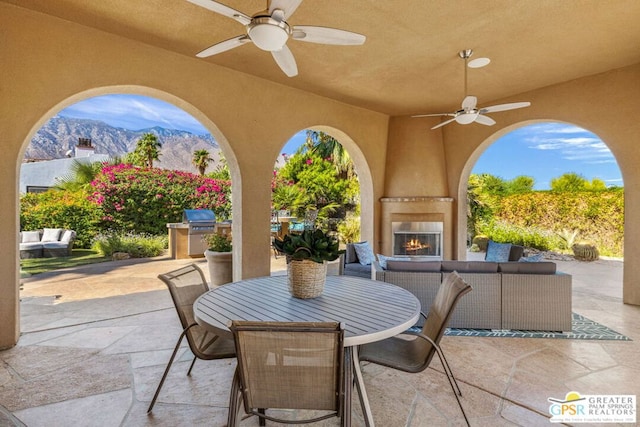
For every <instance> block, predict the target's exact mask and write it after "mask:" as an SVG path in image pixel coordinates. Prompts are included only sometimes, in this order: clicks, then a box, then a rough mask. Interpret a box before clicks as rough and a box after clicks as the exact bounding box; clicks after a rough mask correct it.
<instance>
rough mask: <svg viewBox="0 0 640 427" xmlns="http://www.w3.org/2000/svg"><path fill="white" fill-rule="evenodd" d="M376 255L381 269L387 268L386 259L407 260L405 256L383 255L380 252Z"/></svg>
mask: <svg viewBox="0 0 640 427" xmlns="http://www.w3.org/2000/svg"><path fill="white" fill-rule="evenodd" d="M376 257H377V258H378V263H379V264H380V267H382V269H383V270H386V269H387V261H408V260H407V258H400V257H392V256H385V255H382V254H377V255H376Z"/></svg>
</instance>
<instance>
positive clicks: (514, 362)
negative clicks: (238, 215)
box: [0, 257, 640, 427]
mask: <svg viewBox="0 0 640 427" xmlns="http://www.w3.org/2000/svg"><path fill="white" fill-rule="evenodd" d="M189 262H192V260H171V259H168V258H167V257H160V258H156V259H153V260H127V261H118V262H109V263H103V264H96V265H92V266H86V267H79V268H75V269H69V270H64V271H62V270H61V271H56V272H52V273H48V274H42V275H37V276H34V277H31V278H27V279H23V280H22V286H23V290H22V293H21V297H22V304H21V311H22V312H21V327H22V336H21V338H20V341H19V343H18V345H17V346H16V347H14V348H12V349H9V350H5V351H0V361H1V364H0V426H24V425H26V426H30V427H38V426H47V427H51V426H83V427H84V426H156V425H157V426H201V425H202V426H204V425H207V426H224V425H225V423H226V416H227V400H228V393H229V385H230V383H231V377H232V375H233V370H234V367H235V362H234V361H232V360H220V361H209V362H204V361H198V362H197V363H196V366H195V368H194V373H193V374H192V376H191V377H187V376H186V371H187V369H188V364H189V362H190V360H191V358H190V354H189V351H188V349H187V348H183V349H182V350H181V353H180V354H179V357H178V361H177V362H176V363H174V366H173V368H172V370H171V373H170V374H169V377H168V378H167V381H166V383H165V386H164V388H163V390H162V392H161V394H160V397H159V400H158V403H157V404H156V406H155V408H154V411H153V414H152V415H147V414H146V408H147V406H148V404H149V402H150V400H151V397H152V396H153V392H154V391H155V387H156V386H157V383H158V381H159V379H160V377H161V375H162V372H163V370H164V367H165V366H166V362H167V361H168V358H169V355H170V353H171V350H172V348H173V346H174V344H175V340H176V338H177V336H178V335H179V333H180V326H179V322H178V319H177V317H176V314H175V310H174V308H173V305H172V303H171V299H170V297H169V294H168V291H167V290H166V288H164V285H163V284H162V283H161V282H160V281H159V280H158V279H157V278H156V276H157V274H158V273H160V272H165V271H169V270H172V269H175V268H179V267H180V266H182V265H185V264H187V263H189ZM196 262H197V263H198V264H200V265H201V266H202V267H203V269H205V271H206V262H205V261H204V260H197V261H196ZM283 269H284V266H283V261H282V258H279V259H278V260H274V262H273V264H272V271H273V274H283ZM558 269H559V270H560V271H564V272H568V273H571V274H573V287H574V294H573V295H574V300H573V307H574V311H576V312H577V313H579V314H582V315H584V316H586V317H588V318H590V319H592V320H595V321H598V322H600V323H603V324H605V325H606V326H608V327H610V328H612V329H615V330H617V331H618V332H621V333H623V334H625V335H627V336H629V337H631V338H632V340H633V341H626V342H614V341H581V340H560V339H539V338H536V339H522V338H486V337H444V338H443V340H442V346H443V348H444V350H445V352H446V353H447V354H448V356H449V361H450V363H451V365H452V368H453V371H454V373H455V374H456V377H457V378H458V380H459V382H460V386H461V388H462V393H463V398H462V403H463V405H464V407H465V409H466V411H467V414H468V416H469V418H470V422H471V425H473V426H514V425H522V426H543V425H549V420H548V417H549V413H548V407H549V403H548V402H547V398H548V397H556V398H562V397H564V396H565V395H566V393H567V392H569V391H577V392H579V393H580V394H635V395H640V381H638V378H640V357H638V356H640V307H635V306H629V305H624V304H622V302H621V301H622V300H621V298H622V263H621V262H618V261H606V260H601V261H596V262H592V263H580V262H576V261H571V262H566V261H558ZM432 366H433V367H432V368H430V369H428V370H426V371H425V372H423V373H420V374H406V373H402V372H398V371H394V370H392V369H388V368H384V367H380V366H377V365H373V364H363V373H364V378H365V383H366V386H367V391H368V393H369V399H370V402H371V405H372V408H373V414H374V418H375V420H376V424H377V425H378V426H383V427H389V426H390V427H395V426H452V425H464V422H463V420H462V417H461V415H460V413H459V409H458V407H457V405H456V403H455V399H454V398H453V396H452V394H451V390H450V388H449V385H448V383H447V381H446V377H445V376H444V375H443V374H442V370H441V366H440V365H439V362H437V361H436V362H434V363H433V365H432ZM292 416H295V414H292ZM353 424H354V425H355V426H362V425H364V423H363V421H362V415H361V410H360V407H359V404H358V402H357V399H355V400H354V415H353ZM243 425H247V426H254V425H257V421H256V420H255V418H249V419H247V420H245V421H244V422H243ZM269 425H272V424H269ZM322 425H327V426H329V425H338V422H337V420H330V421H327V422H325V423H323V424H322ZM608 425H610V424H608Z"/></svg>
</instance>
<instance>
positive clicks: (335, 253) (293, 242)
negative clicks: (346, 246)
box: [273, 229, 344, 298]
mask: <svg viewBox="0 0 640 427" xmlns="http://www.w3.org/2000/svg"><path fill="white" fill-rule="evenodd" d="M273 245H274V246H275V248H276V249H277V250H278V251H280V252H283V253H284V254H286V256H287V274H288V277H289V291H290V292H291V294H292V295H293V296H294V297H296V298H315V297H317V296H320V294H322V291H323V289H324V282H325V279H326V277H327V263H326V261H334V260H335V259H337V258H338V257H339V256H340V254H341V253H343V252H344V251H343V250H339V249H338V245H339V242H338V239H337V238H336V237H334V236H332V235H329V234H327V233H325V232H324V231H322V230H320V229H315V230H304V231H303V232H302V233H300V234H287V235H285V236H284V237H282V238H276V239H275V240H274V242H273Z"/></svg>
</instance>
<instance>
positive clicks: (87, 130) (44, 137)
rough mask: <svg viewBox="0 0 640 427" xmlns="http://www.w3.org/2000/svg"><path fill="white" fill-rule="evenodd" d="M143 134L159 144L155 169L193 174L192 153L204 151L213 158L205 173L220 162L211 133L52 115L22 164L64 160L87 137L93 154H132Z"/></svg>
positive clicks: (30, 145)
mask: <svg viewBox="0 0 640 427" xmlns="http://www.w3.org/2000/svg"><path fill="white" fill-rule="evenodd" d="M146 133H153V134H155V135H156V136H157V137H158V141H159V142H160V143H161V144H162V148H161V150H160V160H159V161H157V162H155V163H154V166H155V167H159V168H163V169H175V170H182V171H187V172H194V173H195V172H196V168H195V167H194V166H193V164H192V160H193V152H194V151H195V150H201V149H205V150H207V151H209V153H210V155H211V157H212V158H213V159H214V161H213V162H211V164H210V166H209V168H208V170H207V171H212V170H213V169H214V168H215V166H216V164H217V163H218V162H219V160H220V156H221V152H220V147H219V146H218V144H217V143H216V141H215V140H214V139H213V137H212V136H211V135H210V134H206V135H196V134H193V133H190V132H187V131H184V130H175V129H165V128H162V127H157V126H156V127H153V128H148V129H139V130H129V129H123V128H118V127H113V126H110V125H109V124H107V123H105V122H102V121H99V120H88V119H75V118H70V117H63V116H55V117H53V118H51V119H50V120H49V121H48V122H47V123H46V124H45V125H44V126H42V128H40V130H38V132H36V134H35V136H34V137H33V139H32V140H31V143H30V144H29V146H28V147H27V150H26V151H25V154H24V161H25V162H33V161H39V160H52V159H60V158H64V157H67V152H69V150H72V151H73V149H74V148H75V146H76V145H77V144H78V139H79V138H90V139H91V143H92V146H93V147H94V149H95V154H107V155H109V156H111V157H122V156H123V155H124V154H126V153H128V152H131V151H133V150H134V149H135V148H136V143H137V142H138V140H139V139H140V138H142V136H143V135H144V134H146Z"/></svg>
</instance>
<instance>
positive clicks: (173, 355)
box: [147, 328, 189, 414]
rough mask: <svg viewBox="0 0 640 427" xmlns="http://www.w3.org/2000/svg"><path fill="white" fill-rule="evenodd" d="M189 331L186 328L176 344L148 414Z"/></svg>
mask: <svg viewBox="0 0 640 427" xmlns="http://www.w3.org/2000/svg"><path fill="white" fill-rule="evenodd" d="M188 329H189V328H186V329H185V330H184V331H182V333H181V334H180V338H178V342H177V343H176V346H175V348H174V349H173V353H172V354H171V358H170V359H169V363H167V367H166V368H165V370H164V374H162V378H161V379H160V384H158V388H157V389H156V393H155V394H154V395H153V399H152V400H151V404H150V405H149V408H148V409H147V414H148V413H149V412H151V411H152V410H153V406H154V405H155V404H156V399H158V395H159V394H160V389H162V386H163V384H164V380H165V379H167V374H168V373H169V369H171V365H172V364H173V359H175V357H176V353H178V349H179V348H180V343H181V342H182V338H184V336H185V335H186V333H187V330H188Z"/></svg>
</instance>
